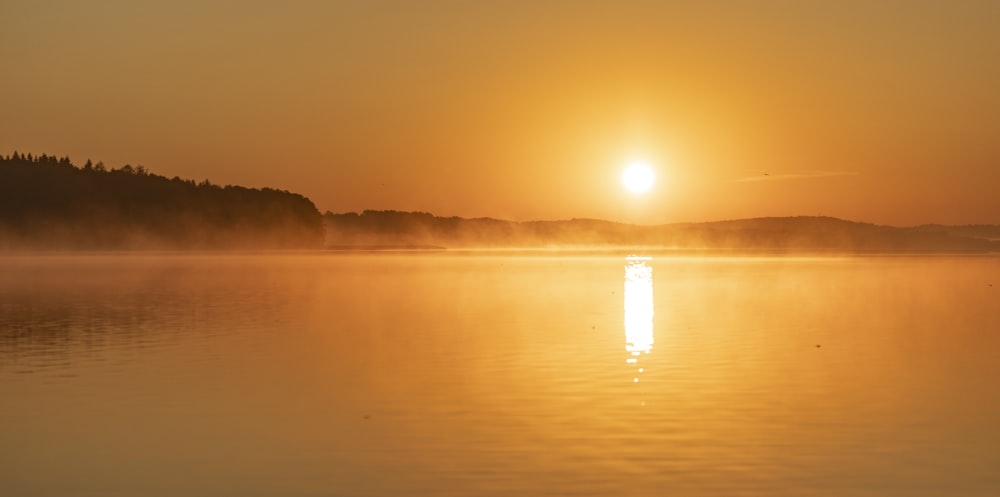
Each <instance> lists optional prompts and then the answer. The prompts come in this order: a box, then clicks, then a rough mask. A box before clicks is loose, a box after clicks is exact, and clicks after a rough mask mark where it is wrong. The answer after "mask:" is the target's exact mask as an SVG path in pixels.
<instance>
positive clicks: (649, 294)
mask: <svg viewBox="0 0 1000 497" xmlns="http://www.w3.org/2000/svg"><path fill="white" fill-rule="evenodd" d="M991 285H992V286H991ZM998 378H1000V257H961V258H950V257H876V258H862V257H857V258H778V257H774V258H768V257H760V258H731V257H708V258H696V257H679V256H656V257H654V258H652V259H650V260H644V259H633V260H626V259H625V258H624V257H622V256H604V255H601V256H583V255H565V254H563V255H559V254H534V255H530V254H529V255H524V254H521V255H503V254H489V253H486V254H458V255H456V254H446V253H436V254H420V255H405V254H376V255H366V254H360V255H351V254H290V255H236V256H229V255H225V256H222V255H163V254H159V255H155V254H144V255H142V254H140V255H124V256H123V255H86V256H59V255H49V256H37V257H36V256H2V257H0V495H4V496H7V495H10V496H23V497H30V496H71V495H72V496H180V495H183V496H396V495H417V496H425V495H426V496H430V495H433V496H479V495H491V496H492V495H495V496H511V495H546V496H549V495H595V496H598V495H635V496H644V495H673V496H741V495H761V496H868V495H870V496H897V495H898V496H904V495H905V496H922V495H935V496H936V495H956V496H957V495H961V496H995V495H998V494H1000V469H998V468H1000V381H998Z"/></svg>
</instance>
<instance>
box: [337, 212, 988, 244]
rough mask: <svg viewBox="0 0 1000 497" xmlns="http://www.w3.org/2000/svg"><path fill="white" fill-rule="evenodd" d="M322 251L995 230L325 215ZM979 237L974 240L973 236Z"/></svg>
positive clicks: (825, 240)
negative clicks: (332, 249)
mask: <svg viewBox="0 0 1000 497" xmlns="http://www.w3.org/2000/svg"><path fill="white" fill-rule="evenodd" d="M324 219H325V221H326V230H327V244H328V245H329V246H331V247H335V248H351V247H378V246H384V247H418V246H439V247H449V248H462V247H468V248H474V247H553V248H560V247H622V248H626V247H629V248H637V247H650V248H665V249H684V250H735V251H770V252H838V253H876V252H882V253H969V252H972V253H982V252H1000V241H997V240H991V239H988V238H987V237H984V236H982V234H984V233H993V232H994V231H996V230H1000V227H997V226H977V227H975V228H976V229H975V230H971V229H969V228H967V227H953V228H949V227H936V228H934V229H930V228H928V227H912V228H900V227H894V226H879V225H875V224H869V223H859V222H853V221H845V220H842V219H836V218H832V217H813V216H799V217H772V218H755V219H739V220H732V221H717V222H708V223H676V224H664V225H658V226H638V225H632V224H623V223H614V222H610V221H600V220H595V219H570V220H565V221H527V222H513V221H503V220H498V219H491V218H475V219H466V218H459V217H438V216H434V215H432V214H429V213H426V212H398V211H371V210H369V211H364V212H362V213H360V214H357V213H353V212H349V213H342V214H334V213H332V212H327V213H326V214H324ZM972 235H977V236H972Z"/></svg>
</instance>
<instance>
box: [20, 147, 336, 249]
mask: <svg viewBox="0 0 1000 497" xmlns="http://www.w3.org/2000/svg"><path fill="white" fill-rule="evenodd" d="M322 237H323V233H322V218H321V216H320V214H319V212H318V211H317V210H316V207H315V206H314V205H313V203H312V202H311V201H310V200H309V199H307V198H305V197H303V196H301V195H298V194H294V193H289V192H286V191H281V190H274V189H270V188H264V189H253V188H244V187H240V186H231V185H227V186H218V185H213V184H211V183H210V182H208V180H205V181H202V182H201V183H197V184H196V183H195V182H194V181H192V180H183V179H181V178H178V177H174V178H173V179H168V178H166V177H163V176H158V175H155V174H150V173H149V172H148V171H147V170H146V168H144V167H143V166H134V167H133V166H131V165H128V164H126V165H124V166H122V167H121V168H118V169H107V168H105V167H104V164H103V163H100V162H98V163H97V164H96V165H95V164H93V163H91V162H90V161H89V160H88V161H87V163H86V164H84V166H83V167H82V168H77V167H76V166H74V165H73V164H72V163H71V162H70V160H69V158H66V157H63V158H56V157H52V156H47V155H41V156H38V157H31V155H30V154H29V155H21V154H18V153H16V152H15V153H14V154H13V155H11V156H8V157H2V156H0V245H6V246H14V247H16V246H26V247H31V246H54V247H60V246H67V247H69V246H72V247H82V248H115V247H132V246H136V247H141V246H151V247H164V248H170V247H206V248H215V247H317V246H319V245H320V244H321V243H322Z"/></svg>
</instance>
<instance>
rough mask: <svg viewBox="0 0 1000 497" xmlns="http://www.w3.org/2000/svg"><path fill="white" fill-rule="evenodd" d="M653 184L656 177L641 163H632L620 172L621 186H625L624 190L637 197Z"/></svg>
mask: <svg viewBox="0 0 1000 497" xmlns="http://www.w3.org/2000/svg"><path fill="white" fill-rule="evenodd" d="M655 182H656V175H655V174H653V170H652V169H651V168H650V167H649V166H647V165H646V164H643V163H642V162H635V163H632V164H630V165H629V166H628V167H626V168H625V170H624V171H622V184H623V185H625V189H626V190H628V191H630V192H632V193H635V194H637V195H638V194H642V193H646V192H648V191H649V189H650V188H652V187H653V183H655Z"/></svg>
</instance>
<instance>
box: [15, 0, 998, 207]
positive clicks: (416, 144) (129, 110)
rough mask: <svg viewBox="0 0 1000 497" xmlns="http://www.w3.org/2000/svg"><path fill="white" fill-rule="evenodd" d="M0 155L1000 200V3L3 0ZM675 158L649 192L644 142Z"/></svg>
mask: <svg viewBox="0 0 1000 497" xmlns="http://www.w3.org/2000/svg"><path fill="white" fill-rule="evenodd" d="M0 19H3V28H2V29H0V61H2V63H3V70H2V76H0V104H2V105H0V153H3V154H9V153H11V152H13V151H14V150H18V151H20V152H31V153H35V154H38V153H47V154H57V155H60V156H62V155H69V156H70V157H71V158H72V159H73V160H74V161H75V162H77V163H78V164H82V162H84V161H85V160H86V159H88V158H91V159H93V160H95V161H97V160H103V161H104V162H105V163H106V164H107V165H108V166H113V167H118V166H121V165H123V164H125V163H131V164H132V165H138V164H142V165H144V166H146V167H147V168H148V169H150V170H151V171H152V172H154V173H157V174H161V175H165V176H170V177H172V176H175V175H177V176H181V177H184V178H192V179H196V180H201V179H205V178H207V179H209V180H211V181H212V182H213V183H218V184H227V183H232V184H241V185H246V186H257V187H261V186H271V187H276V188H281V189H287V190H291V191H295V192H298V193H302V194H304V195H306V196H308V197H309V198H311V199H312V200H313V201H314V202H315V203H316V205H317V207H319V209H320V210H322V211H326V210H332V211H334V212H343V211H358V210H363V209H399V210H421V211H430V212H433V213H436V214H441V215H458V216H466V217H474V216H490V217H499V218H506V219H516V220H525V219H564V218H571V217H593V218H603V219H612V220H623V221H630V222H642V223H660V222H671V221H704V220H719V219H731V218H743V217H754V216H785V215H815V214H823V215H831V216H836V217H842V218H846V219H853V220H860V221H871V222H877V223H885V224H900V225H902V224H919V223H925V222H942V223H1000V35H998V33H1000V2H996V1H981V2H973V1H942V2H931V1H918V0H911V1H899V2H880V1H857V2H853V1H831V2H819V1H787V2H778V1H764V0H759V1H746V2H707V1H691V2H680V1H677V2H670V1H644V2H622V1H615V2H581V1H561V2H556V1H551V2H546V1H537V0H536V1H525V2H516V1H509V0H508V1H495V2H491V1H476V0H467V1H454V2H430V1H372V0H359V1H294V0H293V1H281V2H278V1H272V2H263V1H249V0H243V1H229V2H223V1H210V0H198V1H188V0H170V1H134V0H127V1H79V0H63V1H44V0H28V1H22V0H4V1H3V2H2V3H0ZM637 159H642V160H645V161H647V162H648V163H649V164H650V165H652V166H653V167H654V168H655V169H656V170H657V174H658V179H659V182H658V184H657V186H656V187H655V188H654V190H653V191H652V192H650V193H648V194H647V195H646V196H643V197H635V196H629V195H628V194H627V193H625V191H624V190H623V189H622V188H621V186H620V183H619V180H618V175H619V173H620V171H621V169H622V168H623V167H624V166H625V165H626V164H627V163H628V162H630V161H632V160H637Z"/></svg>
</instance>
